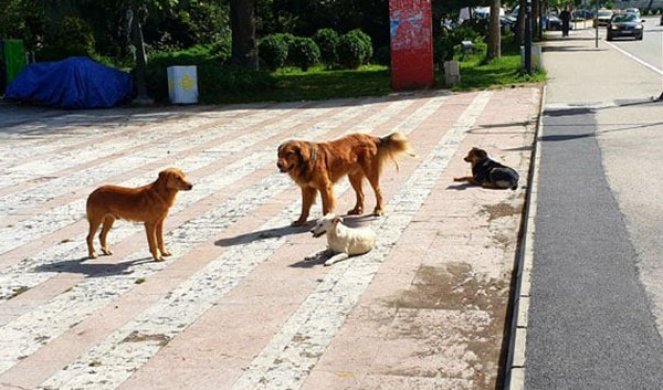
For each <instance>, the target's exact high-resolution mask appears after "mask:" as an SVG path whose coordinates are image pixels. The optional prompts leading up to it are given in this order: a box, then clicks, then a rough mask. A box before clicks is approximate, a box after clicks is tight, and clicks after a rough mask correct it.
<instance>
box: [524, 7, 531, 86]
mask: <svg viewBox="0 0 663 390" xmlns="http://www.w3.org/2000/svg"><path fill="white" fill-rule="evenodd" d="M525 72H527V74H532V0H527V7H526V9H525Z"/></svg>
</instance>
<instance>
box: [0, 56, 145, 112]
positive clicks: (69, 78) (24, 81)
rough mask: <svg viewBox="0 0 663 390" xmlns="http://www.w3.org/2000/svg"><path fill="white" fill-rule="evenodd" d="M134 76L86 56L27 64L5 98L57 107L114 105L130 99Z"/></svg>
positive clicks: (7, 91) (9, 86) (8, 88)
mask: <svg viewBox="0 0 663 390" xmlns="http://www.w3.org/2000/svg"><path fill="white" fill-rule="evenodd" d="M133 95H134V80H133V76H132V75H130V74H129V73H126V72H121V71H119V70H117V69H114V68H111V67H108V66H106V65H102V64H100V63H98V62H95V61H93V60H91V59H89V58H87V57H70V58H67V59H66V60H62V61H56V62H40V63H36V64H31V65H28V66H27V67H26V68H25V69H24V70H23V71H22V72H21V73H19V75H18V76H17V77H16V78H15V79H14V81H12V82H11V83H10V84H9V85H8V86H7V89H6V90H5V97H6V98H9V99H15V100H18V101H21V102H27V103H35V104H45V105H48V106H51V107H59V108H99V107H113V106H116V105H118V104H121V103H125V102H128V101H130V100H131V98H132V97H133Z"/></svg>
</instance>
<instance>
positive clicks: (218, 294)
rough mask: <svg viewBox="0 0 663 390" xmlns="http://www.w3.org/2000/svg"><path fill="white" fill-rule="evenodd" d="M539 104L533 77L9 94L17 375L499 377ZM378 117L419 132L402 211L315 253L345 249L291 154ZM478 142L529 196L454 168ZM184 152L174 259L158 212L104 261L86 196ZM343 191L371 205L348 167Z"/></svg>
mask: <svg viewBox="0 0 663 390" xmlns="http://www.w3.org/2000/svg"><path fill="white" fill-rule="evenodd" d="M539 102H540V90H539V89H538V88H536V87H526V88H513V89H505V90H496V91H485V92H470V93H461V94H449V93H445V92H441V91H432V92H425V93H413V94H399V95H393V96H388V97H381V98H364V99H349V100H333V101H322V102H294V103H282V104H274V103H269V104H250V105H238V106H221V107H192V108H188V107H184V108H182V107H180V108H167V109H164V110H159V109H154V110H131V109H126V110H122V109H120V110H109V111H76V112H70V111H68V112H61V111H49V113H48V115H40V116H37V117H34V118H33V119H32V120H30V119H29V115H25V114H26V112H25V111H22V112H21V115H23V116H22V117H21V118H20V120H18V121H17V120H15V119H16V118H12V115H13V114H12V111H11V110H12V108H11V107H7V106H2V107H0V139H1V142H0V168H1V169H2V171H3V176H2V182H1V183H0V221H2V222H1V224H0V327H1V328H0V387H1V388H3V389H25V388H30V389H32V388H45V389H74V388H82V389H95V390H98V389H114V388H121V389H141V390H145V389H251V390H255V389H298V388H302V389H315V390H321V389H335V390H337V389H453V390H458V389H493V388H495V387H496V384H497V383H501V380H502V379H503V378H500V377H498V376H499V372H500V369H501V367H500V364H501V363H502V362H503V361H504V360H503V359H504V355H505V351H504V343H503V341H504V339H503V338H504V332H505V330H507V329H508V322H507V321H506V315H507V310H508V300H509V292H510V285H511V282H512V279H511V276H512V272H513V267H514V259H515V253H516V246H517V240H518V234H519V227H520V218H521V210H522V208H523V204H524V199H525V194H526V191H527V180H526V178H527V176H528V174H527V173H528V169H529V165H530V155H531V146H532V143H533V140H534V133H535V125H536V118H537V115H538V112H539ZM8 108H9V111H7V109H8ZM22 110H23V109H22ZM25 110H28V111H29V109H25ZM357 131H359V132H371V133H374V134H378V135H383V134H388V133H390V132H392V131H400V132H403V133H404V134H406V135H407V136H408V138H409V139H410V141H411V143H412V146H413V149H414V150H415V151H416V152H417V154H418V158H416V159H413V158H403V159H402V161H401V162H400V169H399V170H396V169H394V167H392V166H387V167H385V170H384V174H383V180H382V187H383V192H384V198H385V202H386V204H387V215H386V216H384V217H381V218H372V217H369V216H363V217H359V218H348V223H350V224H354V225H357V224H359V225H370V226H372V227H373V228H374V229H375V230H376V231H377V232H378V237H379V238H378V242H377V247H376V249H374V250H373V251H372V252H370V253H369V254H367V255H364V256H360V257H356V258H353V259H351V260H348V261H344V262H341V263H337V264H335V265H333V266H331V267H324V266H323V265H322V264H321V263H315V262H306V261H304V257H306V256H307V255H310V254H312V253H314V252H317V251H320V250H322V249H324V247H325V242H324V241H323V239H318V240H316V239H313V238H312V237H311V236H310V234H309V233H308V232H307V229H306V228H292V227H290V222H291V221H293V220H294V219H295V218H296V217H297V216H298V213H299V209H300V203H299V202H300V199H299V198H300V194H299V190H298V188H297V187H296V186H295V185H294V184H293V183H292V182H291V181H290V180H289V179H288V178H287V177H286V176H285V175H283V174H280V173H278V172H277V169H276V165H275V162H276V147H277V146H278V145H279V144H280V143H281V142H282V141H284V140H286V139H289V138H293V137H296V138H304V139H310V140H328V139H333V138H337V137H339V136H341V135H343V134H345V133H347V132H357ZM473 146H480V147H482V148H485V149H487V150H488V151H489V153H490V154H491V156H492V157H494V158H495V159H498V160H501V161H503V162H504V163H506V164H508V165H510V166H513V167H514V168H516V169H517V170H518V171H519V172H520V173H521V182H520V186H519V188H518V189H517V190H516V191H495V190H485V189H482V188H477V187H468V186H467V185H464V184H459V183H455V182H453V178H454V177H458V176H465V175H467V174H469V172H470V167H469V164H467V163H465V162H464V161H463V157H464V156H465V154H466V153H467V151H468V150H469V149H470V148H471V147H473ZM168 166H178V167H180V168H182V169H183V170H184V171H185V172H186V173H188V175H189V178H190V179H191V180H192V181H193V183H194V190H193V191H190V192H186V193H181V194H180V195H179V197H178V199H177V202H176V205H175V207H174V208H173V209H172V210H171V213H170V216H169V218H168V219H167V220H166V225H165V229H166V230H167V233H166V243H167V245H169V247H170V248H169V249H170V250H171V252H172V253H173V256H172V257H169V258H167V260H166V261H164V262H160V263H155V262H152V261H151V259H150V255H149V252H148V250H147V244H146V242H145V237H144V232H143V228H142V226H140V225H138V224H131V223H128V222H125V221H118V222H116V224H115V226H114V228H113V230H112V231H111V232H110V234H109V240H110V244H111V246H112V248H113V252H114V254H113V255H112V256H102V257H100V258H98V259H95V260H89V259H85V255H86V249H85V243H84V237H85V235H86V230H87V222H86V221H85V217H84V212H85V206H84V204H85V199H86V197H87V195H88V194H89V193H90V192H91V191H92V190H93V189H94V188H95V187H97V186H99V185H101V184H104V183H114V184H118V185H125V186H137V185H142V184H145V183H148V182H150V181H153V180H154V179H155V178H156V175H157V172H159V171H160V170H161V169H163V168H165V167H168ZM335 193H336V194H337V197H338V210H339V211H342V210H348V209H350V207H351V205H352V203H353V202H354V194H352V191H351V190H350V189H349V185H348V183H347V180H345V179H343V180H341V181H340V182H339V183H338V184H337V185H336V186H335ZM366 201H367V205H366V208H367V209H371V208H372V207H373V202H374V199H373V195H372V193H371V192H367V198H366ZM317 216H320V205H319V204H317V205H314V208H313V216H312V217H317Z"/></svg>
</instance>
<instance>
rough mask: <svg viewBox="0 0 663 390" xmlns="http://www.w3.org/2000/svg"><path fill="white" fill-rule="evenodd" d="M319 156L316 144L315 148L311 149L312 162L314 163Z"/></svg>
mask: <svg viewBox="0 0 663 390" xmlns="http://www.w3.org/2000/svg"><path fill="white" fill-rule="evenodd" d="M317 158H318V146H317V145H315V148H314V149H312V150H311V162H312V163H314V162H315V160H316V159H317Z"/></svg>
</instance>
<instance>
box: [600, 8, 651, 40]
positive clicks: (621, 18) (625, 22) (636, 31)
mask: <svg viewBox="0 0 663 390" xmlns="http://www.w3.org/2000/svg"><path fill="white" fill-rule="evenodd" d="M642 22H643V21H642V20H641V19H640V18H638V16H637V15H636V14H633V13H622V14H615V15H613V17H612V18H610V22H608V25H607V31H608V32H607V38H606V39H607V40H609V41H612V40H613V39H614V38H615V37H633V38H635V39H637V40H638V41H641V40H642V30H643V26H642Z"/></svg>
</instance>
